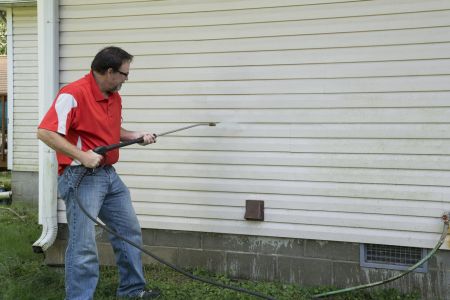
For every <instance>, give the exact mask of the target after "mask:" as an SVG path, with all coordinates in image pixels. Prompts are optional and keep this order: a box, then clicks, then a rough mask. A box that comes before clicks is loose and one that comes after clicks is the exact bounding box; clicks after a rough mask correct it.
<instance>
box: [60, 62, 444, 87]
mask: <svg viewBox="0 0 450 300" xmlns="http://www.w3.org/2000/svg"><path fill="white" fill-rule="evenodd" d="M449 70H450V59H440V60H439V59H437V60H434V61H429V60H421V61H400V62H375V63H336V64H314V65H311V64H308V65H298V66H296V65H285V66H248V67H221V68H217V67H216V68H213V67H210V68H179V69H176V70H174V69H136V70H133V69H132V70H131V73H130V75H129V77H128V78H129V80H130V81H133V82H174V81H215V80H217V81H219V80H269V79H277V80H280V79H313V78H316V79H335V78H346V77H381V76H386V77H387V76H389V77H390V76H414V75H435V74H441V75H444V74H446V75H448V74H450V71H449ZM84 74H86V72H85V71H79V72H74V71H65V72H61V74H60V81H61V82H63V83H68V82H72V81H75V80H77V79H78V78H80V77H82V76H83V75H84Z"/></svg>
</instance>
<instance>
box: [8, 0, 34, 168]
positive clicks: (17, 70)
mask: <svg viewBox="0 0 450 300" xmlns="http://www.w3.org/2000/svg"><path fill="white" fill-rule="evenodd" d="M12 17H13V41H14V43H13V51H14V119H13V120H14V134H13V138H14V140H13V151H14V153H13V170H14V171H36V172H37V171H38V163H39V160H38V142H37V139H36V128H37V125H38V76H37V74H38V69H37V68H38V66H37V65H38V62H37V9H36V7H35V6H34V7H33V6H29V7H13V8H12Z"/></svg>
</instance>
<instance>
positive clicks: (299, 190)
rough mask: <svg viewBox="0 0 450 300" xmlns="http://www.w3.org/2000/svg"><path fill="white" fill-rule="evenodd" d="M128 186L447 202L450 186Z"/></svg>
mask: <svg viewBox="0 0 450 300" xmlns="http://www.w3.org/2000/svg"><path fill="white" fill-rule="evenodd" d="M122 179H123V180H124V181H125V182H126V184H127V185H128V186H129V187H131V188H139V189H143V188H147V189H163V190H189V191H210V192H228V193H231V192H234V193H250V194H278V195H303V196H322V197H328V196H330V197H350V198H377V199H400V200H423V199H428V200H429V201H441V202H445V203H449V201H450V200H449V199H450V197H449V195H450V188H449V187H432V186H408V185H385V184H362V183H331V182H301V181H275V180H239V179H227V180H225V179H218V178H188V177H162V176H134V175H123V176H122Z"/></svg>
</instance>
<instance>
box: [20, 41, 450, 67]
mask: <svg viewBox="0 0 450 300" xmlns="http://www.w3.org/2000/svg"><path fill="white" fill-rule="evenodd" d="M350 42H352V43H353V42H355V41H353V40H352V41H348V43H350ZM286 44H289V45H290V46H289V49H288V50H286V46H285V45H286ZM378 44H382V43H378ZM105 46H107V45H106V44H87V45H86V44H76V45H61V46H60V57H62V58H69V57H70V58H75V57H86V58H87V59H90V58H92V57H93V56H94V55H95V54H96V53H97V51H99V50H100V49H102V48H103V47H105ZM118 46H121V47H123V48H124V49H127V51H129V52H130V53H132V54H133V55H135V56H136V57H135V63H134V64H133V65H132V67H133V69H135V68H146V67H147V68H150V67H151V68H155V67H158V66H170V67H176V66H179V67H182V66H184V67H187V66H192V67H199V66H208V64H209V65H216V66H217V65H218V64H219V63H221V64H222V65H225V64H224V62H223V60H225V61H226V62H227V64H226V65H225V66H232V65H236V64H240V65H242V60H244V61H245V62H246V63H245V64H246V65H252V64H253V65H254V64H256V63H259V64H260V65H267V64H288V65H289V64H301V63H333V62H365V61H388V60H411V59H436V58H449V55H447V54H446V53H447V51H446V50H448V49H450V43H448V42H439V43H429V44H424V43H420V44H410V45H404V44H400V43H393V44H390V45H386V46H382V45H372V46H370V47H368V46H364V45H357V46H355V45H354V46H353V47H345V46H343V47H340V48H339V47H336V46H335V47H333V46H332V45H322V47H323V48H317V47H315V46H316V45H314V44H313V45H311V44H304V43H302V42H301V41H298V38H296V37H283V38H258V39H248V40H245V39H243V40H240V41H239V43H230V42H229V41H222V40H211V41H194V42H186V41H177V42H176V43H175V42H174V43H166V42H136V43H120V44H118ZM324 46H325V47H324ZM311 48H313V49H311ZM26 49H27V48H26ZM274 51H280V52H279V53H280V55H274V54H277V52H274ZM237 52H241V53H237ZM246 52H250V53H246ZM198 53H202V54H203V55H201V56H199V55H193V54H198ZM214 53H216V54H215V55H214ZM217 53H220V55H217ZM175 54H176V55H175ZM181 54H185V55H184V56H180V55H181ZM186 54H190V55H186ZM281 54H282V55H281ZM295 54H297V55H295ZM144 55H160V57H159V58H160V59H159V64H156V63H157V62H158V61H157V60H156V59H154V60H155V62H154V63H155V65H151V66H150V65H147V66H145V65H144V64H142V63H139V64H136V60H137V61H138V62H139V61H141V60H142V58H141V57H140V56H144ZM215 57H217V58H215ZM172 60H176V61H175V63H172V62H171V61H172ZM203 60H206V63H204V62H203ZM63 61H64V60H63ZM86 61H87V60H86ZM194 62H195V63H197V64H196V65H194V64H193V63H194ZM211 62H213V63H211ZM163 64H165V65H163Z"/></svg>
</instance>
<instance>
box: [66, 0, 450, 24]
mask: <svg viewBox="0 0 450 300" xmlns="http://www.w3.org/2000/svg"><path fill="white" fill-rule="evenodd" d="M327 2H332V1H327ZM152 4H153V5H152ZM264 4H265V5H264ZM295 4H298V5H299V6H300V7H298V8H299V10H300V11H301V13H302V15H305V16H309V18H311V19H319V18H330V17H335V16H352V15H353V16H355V15H356V16H358V15H375V14H385V13H396V12H401V13H405V12H414V11H424V10H441V9H448V8H450V4H449V3H446V2H445V1H437V0H431V1H427V2H425V3H424V2H423V1H417V0H416V1H406V0H397V1H396V5H392V4H391V2H390V1H387V0H379V1H376V2H375V3H372V2H371V1H358V2H354V1H350V2H344V3H325V4H323V5H318V3H317V2H311V1H310V2H309V3H308V4H315V5H302V3H301V2H290V3H289V2H284V1H280V2H272V3H270V4H269V3H268V2H266V1H264V3H260V2H259V1H242V2H241V1H239V2H236V1H231V2H226V1H223V2H212V3H208V2H203V3H196V2H194V3H192V2H188V3H186V4H180V3H178V4H177V5H176V6H175V5H165V4H160V3H158V2H156V3H151V2H145V3H140V2H133V3H132V4H130V3H117V4H107V5H102V4H98V5H95V4H94V5H80V6H70V7H65V6H62V7H61V9H60V17H61V18H64V19H65V18H86V17H113V16H122V15H130V16H138V15H156V14H164V13H183V12H202V11H217V10H230V11H231V12H230V13H233V11H235V10H242V9H251V8H255V9H258V10H259V9H261V8H264V7H275V8H276V7H277V6H292V7H290V8H291V9H295V6H294V5H295Z"/></svg>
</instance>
